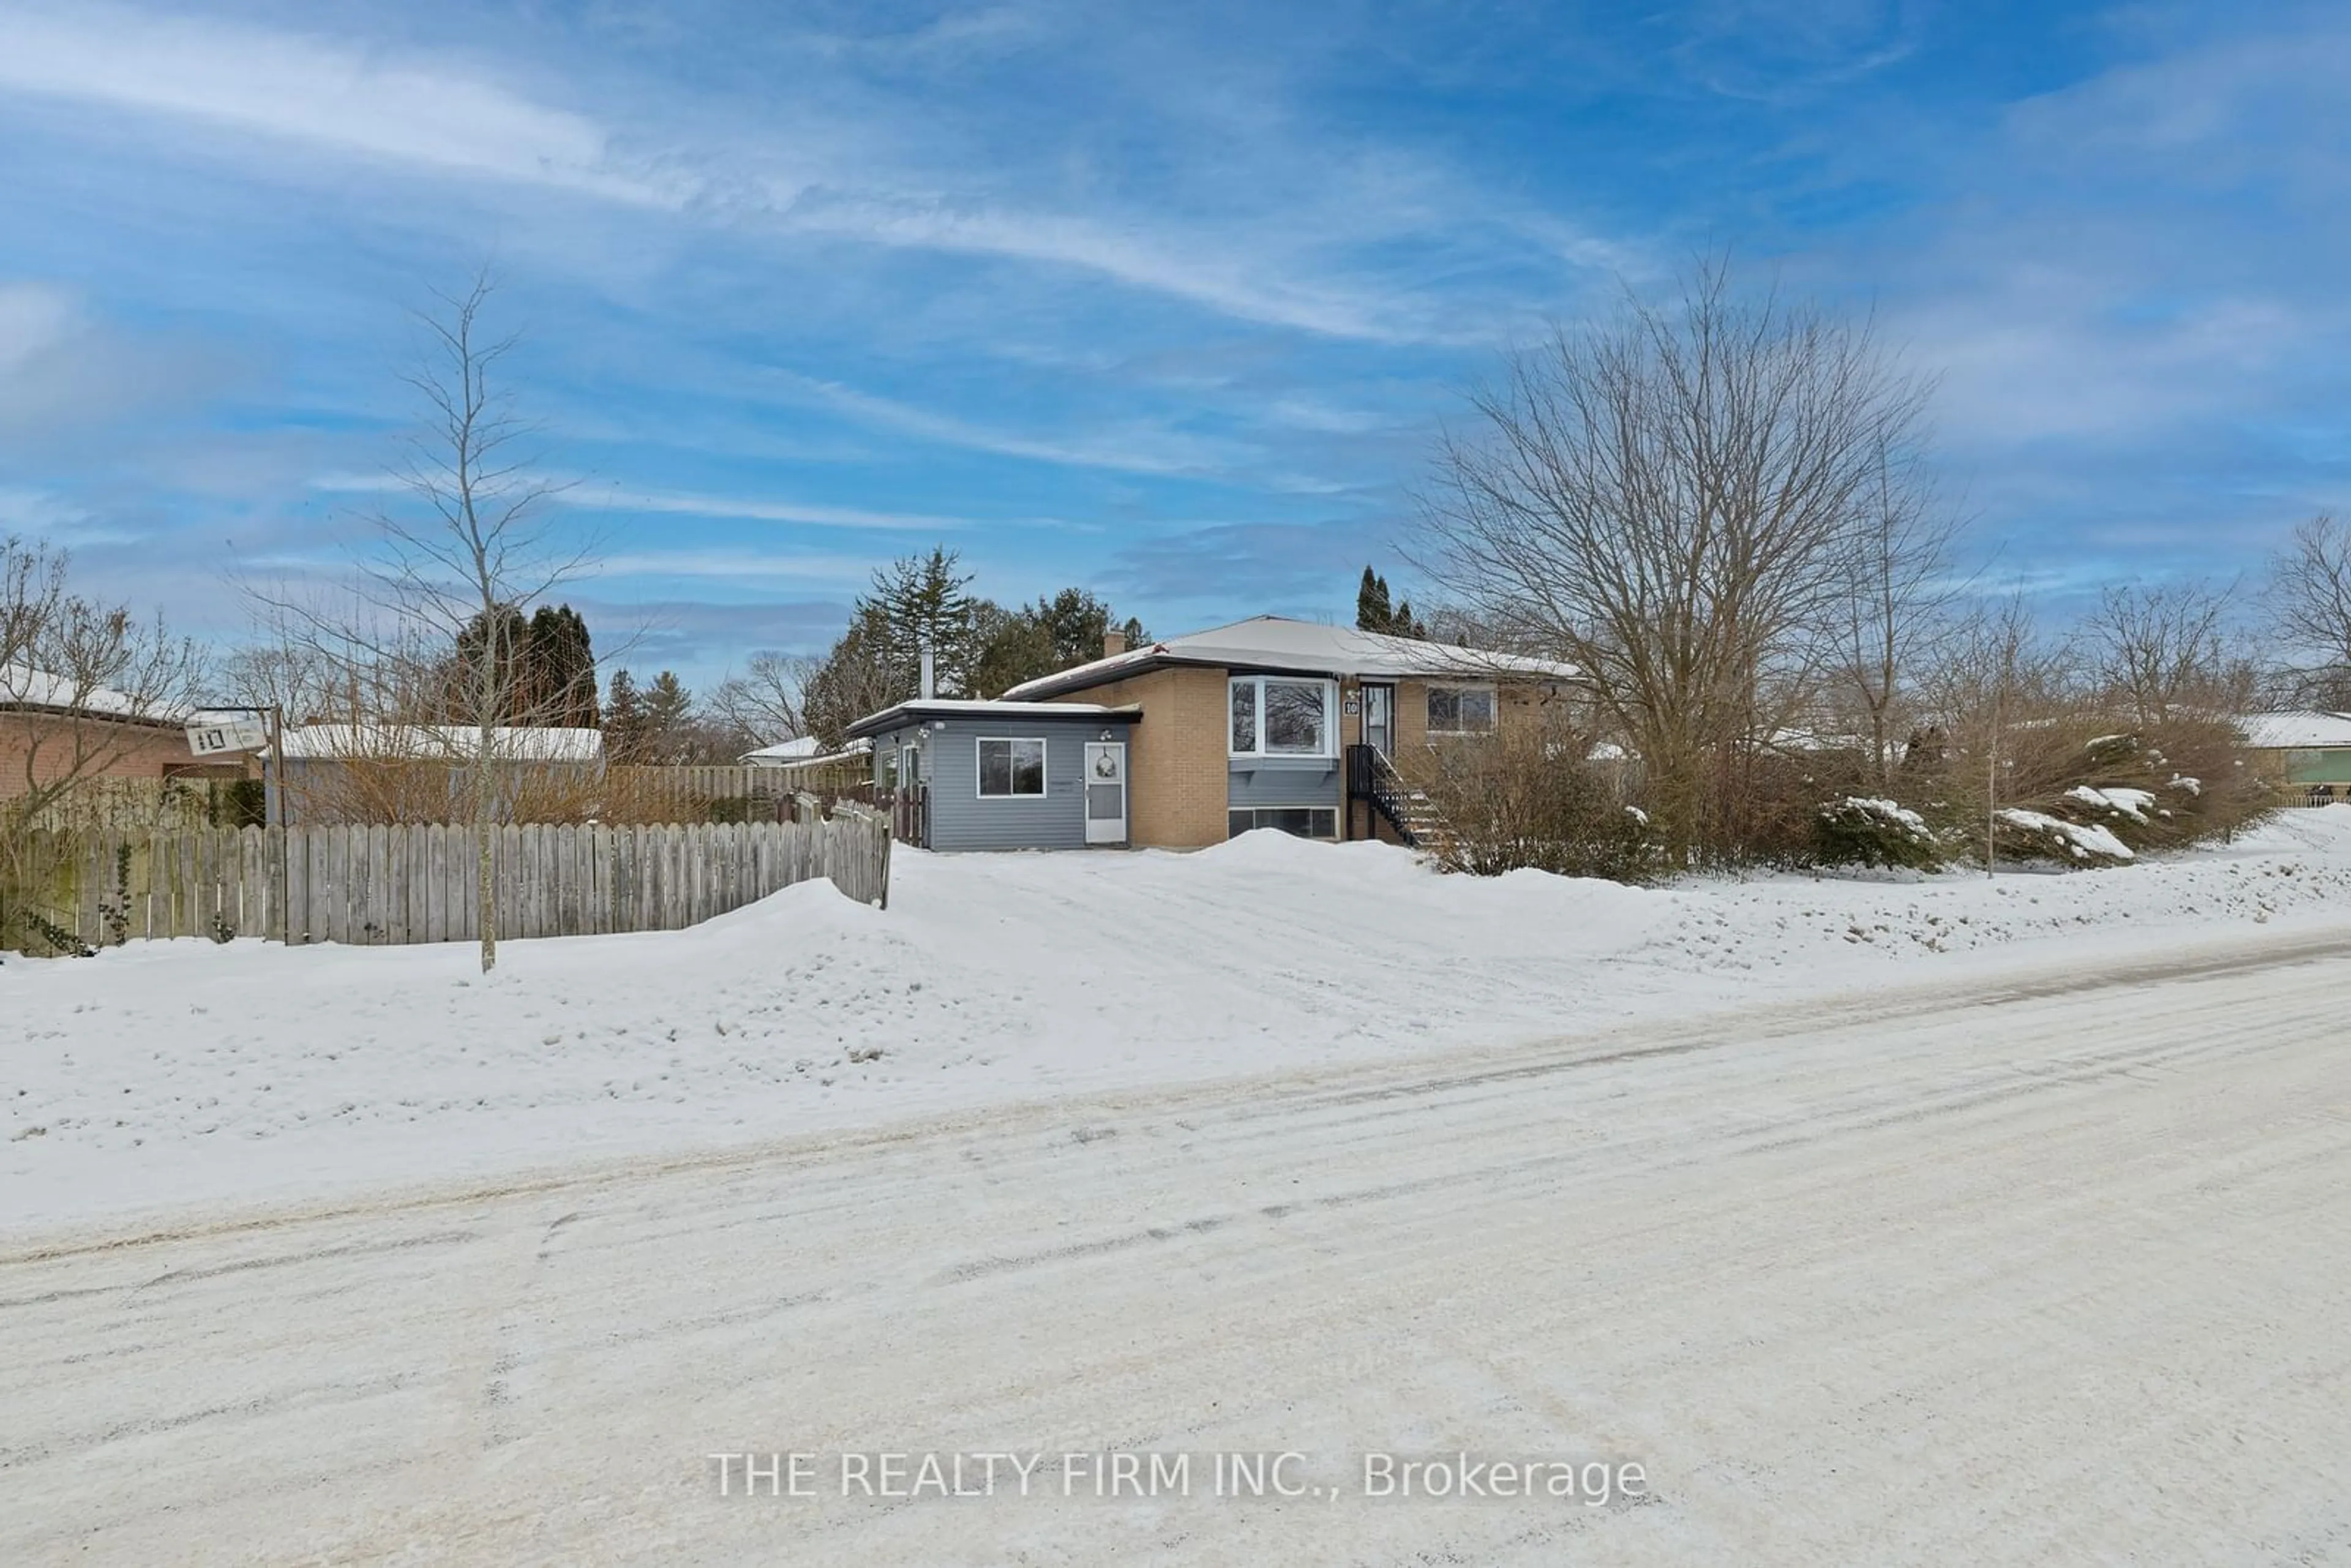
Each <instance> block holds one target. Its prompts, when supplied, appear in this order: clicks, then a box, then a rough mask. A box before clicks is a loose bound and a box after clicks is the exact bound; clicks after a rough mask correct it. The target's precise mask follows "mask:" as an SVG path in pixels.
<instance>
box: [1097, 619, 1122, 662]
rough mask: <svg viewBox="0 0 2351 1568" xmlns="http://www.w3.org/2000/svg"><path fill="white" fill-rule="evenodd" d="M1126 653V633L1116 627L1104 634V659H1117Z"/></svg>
mask: <svg viewBox="0 0 2351 1568" xmlns="http://www.w3.org/2000/svg"><path fill="white" fill-rule="evenodd" d="M1125 652H1126V633H1125V632H1121V631H1119V630H1118V629H1117V628H1116V627H1113V628H1112V629H1111V630H1109V631H1107V632H1103V633H1102V657H1103V658H1105V659H1115V658H1117V657H1118V656H1119V655H1120V654H1121V653H1125Z"/></svg>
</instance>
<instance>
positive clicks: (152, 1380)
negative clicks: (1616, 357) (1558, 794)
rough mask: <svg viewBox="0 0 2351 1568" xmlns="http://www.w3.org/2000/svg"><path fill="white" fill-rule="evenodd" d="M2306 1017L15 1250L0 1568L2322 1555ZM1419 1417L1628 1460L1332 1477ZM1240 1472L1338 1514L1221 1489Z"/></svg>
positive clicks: (1096, 1106)
mask: <svg viewBox="0 0 2351 1568" xmlns="http://www.w3.org/2000/svg"><path fill="white" fill-rule="evenodd" d="M2346 997H2351V954H2346V951H2345V949H2344V947H2343V946H2342V945H2341V943H2340V939H2339V938H2338V939H2335V940H2334V941H2332V942H2322V941H2314V940H2309V939H2304V940H2302V941H2300V942H2299V943H2297V942H2294V941H2293V940H2287V939H2280V940H2276V941H2273V942H2271V943H2270V944H2268V945H2267V946H2264V947H2263V948H2262V949H2261V950H2260V951H2258V952H2254V953H2251V954H2248V953H2246V952H2244V951H2242V950H2240V951H2239V952H2237V953H2235V954H2233V955H2231V956H2223V957H2210V958H2207V959H2206V960H2204V961H2202V962H2198V961H2195V960H2193V959H2191V958H2189V957H2186V956H2178V957H2174V958H2171V959H2168V960H2165V961H2162V962H2157V961H2156V959H2155V957H2154V956H2150V958H2149V960H2148V961H2147V964H2146V965H2145V966H2144V967H2142V969H2141V970H2140V971H2139V972H2138V973H2137V974H2136V975H2116V974H2111V973H2110V974H2109V975H2107V976H2105V977H2100V978H2098V979H2095V980H2085V981H2083V982H2081V983H2079V984H2075V985H2067V984H2064V983H2049V984H2044V985H2041V986H2038V987H2033V988H2018V987H2014V986H2011V987H2010V988H2007V989H2005V990H1983V991H1978V992H1974V993H1963V992H1959V991H1956V990H1953V989H1951V988H1945V989H1944V990H1942V991H1941V992H1940V993H1928V992H1917V993H1908V994H1904V995H1894V994H1888V995H1881V996H1877V997H1875V998H1871V999H1869V1000H1868V1001H1867V1002H1866V1003H1854V1002H1846V1003H1841V1004H1821V1003H1813V1004H1804V1005H1792V1006H1786V1007H1782V1008H1778V1009H1752V1010H1750V1012H1749V1013H1748V1014H1746V1015H1745V1016H1743V1017H1741V1018H1740V1019H1736V1020H1733V1021H1729V1022H1725V1021H1722V1020H1719V1019H1718V1020H1714V1021H1711V1022H1698V1023H1691V1022H1683V1023H1680V1024H1675V1025H1656V1026H1641V1027H1631V1028H1625V1029H1622V1030H1614V1031H1612V1032H1611V1033H1610V1034H1609V1035H1608V1036H1607V1037H1605V1038H1604V1039H1599V1040H1583V1041H1579V1042H1572V1043H1566V1044H1558V1045H1552V1046H1547V1047H1541V1048H1529V1049H1521V1050H1515V1051H1510V1052H1506V1053H1488V1054H1483V1055H1478V1054H1457V1055H1455V1056H1453V1057H1450V1058H1448V1059H1447V1060H1446V1061H1443V1062H1442V1063H1440V1064H1434V1065H1432V1064H1427V1063H1424V1064H1421V1065H1420V1066H1417V1067H1410V1066H1405V1065H1398V1064H1393V1063H1391V1064H1388V1065H1384V1066H1372V1067H1356V1068H1348V1069H1343V1070H1332V1071H1325V1072H1322V1073H1320V1074H1318V1075H1315V1076H1309V1077H1300V1078H1295V1079H1291V1080H1289V1081H1286V1082H1281V1083H1280V1084H1277V1085H1274V1086H1271V1087H1269V1086H1267V1085H1264V1084H1258V1085H1254V1086H1251V1087H1249V1088H1248V1089H1247V1090H1245V1091H1244V1090H1238V1089H1236V1088H1234V1087H1231V1086H1225V1087H1221V1088H1219V1087H1216V1086H1194V1087H1189V1088H1186V1089H1182V1090H1177V1091H1171V1092H1151V1093H1136V1094H1129V1095H1125V1096H1121V1097H1102V1098H1096V1099H1093V1100H1090V1101H1081V1100H1070V1101H1065V1102H1062V1103H1060V1104H1058V1105H1056V1106H1053V1107H1050V1108H1038V1107H1029V1108H1024V1109H1020V1110H1017V1111H998V1112H992V1113H973V1114H971V1115H969V1116H967V1117H966V1118H964V1119H962V1120H960V1121H958V1122H955V1123H935V1124H929V1125H927V1126H924V1127H920V1128H914V1129H902V1130H900V1131H897V1132H892V1133H865V1134H854V1135H841V1136H835V1137H831V1138H828V1139H822V1140H816V1139H811V1140H809V1141H807V1142H805V1143H804V1144H802V1145H797V1146H786V1147H780V1148H777V1149H771V1150H768V1151H766V1152H763V1153H760V1154H758V1155H732V1156H721V1155H710V1156H705V1157H701V1158H697V1159H695V1160H692V1161H686V1162H680V1163H674V1164H672V1165H668V1166H659V1165H651V1164H641V1165H638V1166H632V1167H622V1168H607V1169H603V1170H601V1171H599V1172H597V1173H594V1174H592V1175H587V1176H580V1178H579V1179H577V1180H571V1181H556V1180H548V1181H541V1182H538V1183H536V1184H534V1185H532V1186H528V1187H527V1188H522V1189H514V1190H507V1191H503V1192H501V1191H496V1190H484V1191H480V1192H476V1193H473V1194H470V1195H465V1196H452V1197H438V1198H433V1199H418V1198H413V1197H411V1198H404V1199H402V1200H399V1201H396V1202H393V1201H386V1202H383V1203H380V1204H376V1205H370V1204H367V1203H364V1202H355V1203H351V1204H347V1205H344V1206H341V1207H339V1208H337V1209H334V1210H332V1211H323V1210H322V1211H319V1212H316V1213H313V1214H309V1215H305V1216H294V1217H284V1216H280V1217H277V1218H271V1219H268V1220H266V1222H263V1221H256V1222H251V1223H240V1222H238V1221H237V1220H236V1219H235V1217H233V1216H230V1215H226V1214H222V1215H219V1216H216V1217H214V1220H215V1222H214V1223H211V1224H209V1226H208V1227H206V1228H193V1229H188V1230H185V1231H183V1232H182V1233H180V1234H176V1235H171V1236H161V1237H152V1238H149V1239H143V1240H136V1241H129V1242H121V1243H118V1244H113V1245H99V1244H96V1243H91V1244H88V1245H85V1244H82V1243H78V1242H77V1243H75V1244H74V1245H71V1246H65V1247H51V1248H48V1249H45V1250H38V1251H34V1250H27V1249H26V1246H25V1245H24V1244H16V1250H15V1251H14V1252H13V1253H12V1254H9V1255H6V1256H5V1257H0V1343H5V1345H6V1346H7V1347H8V1354H6V1355H5V1358H0V1411H5V1420H0V1562H7V1563H52V1562H66V1561H71V1562H77V1563H82V1562H93V1563H160V1562H167V1561H168V1562H198V1561H236V1562H247V1561H259V1562H293V1561H305V1562H308V1561H320V1560H324V1561H334V1562H374V1561H402V1562H419V1563H423V1562H434V1563H438V1562H468V1563H507V1562H542V1561H545V1562H591V1561H593V1562H642V1563H686V1562H718V1563H727V1562H742V1563H776V1562H790V1563H844V1564H846V1563H858V1564H877V1563H1028V1564H1044V1563H1072V1564H1075V1563H1087V1564H1092V1563H1109V1562H1113V1561H1120V1562H1124V1561H1134V1562H1144V1561H1148V1562H1172V1563H1320V1562H1345V1563H1545V1564H1550V1563H1564V1562H1583V1561H1590V1562H1606V1563H1697V1562H1725V1563H1727V1562H1745V1563H1819V1562H1869V1563H1899V1562H1921V1563H1925V1562H1956V1561H1970V1562H1979V1563H1988V1562H2017V1563H2025V1562H2033V1563H2045V1562H2060V1561H2062V1562H2096V1561H2106V1562H2120V1561H2136V1562H2147V1563H2228V1562H2245V1563H2256V1562H2258V1563H2272V1562H2292V1563H2329V1562H2344V1561H2351V1258H2347V1257H2346V1251H2351V1241H2346V1232H2351V1224H2347V1223H2346V1222H2351V1198H2346V1193H2351V1042H2346V1035H2345V1027H2344V1019H2345V1012H2346V1009H2345V1001H2346ZM1464 1449H1466V1450H1468V1451H1469V1452H1470V1453H1471V1454H1473V1455H1475V1456H1482V1457H1485V1458H1511V1459H1518V1458H1573V1459H1576V1460H1595V1459H1597V1460H1605V1461H1607V1462H1610V1463H1614V1464H1621V1463H1625V1462H1635V1463H1637V1464H1638V1465H1639V1466H1640V1467H1641V1469H1642V1470H1643V1471H1644V1472H1645V1476H1646V1490H1647V1493H1648V1495H1647V1496H1646V1498H1645V1499H1644V1500H1640V1501H1636V1502H1630V1503H1628V1502H1625V1501H1622V1500H1619V1501H1617V1502H1614V1503H1613V1504H1611V1505H1610V1506H1607V1507H1602V1508H1591V1507H1586V1506H1585V1505H1584V1504H1583V1502H1581V1501H1576V1500H1560V1499H1554V1498H1549V1497H1545V1498H1540V1499H1535V1500H1526V1499H1510V1500H1503V1499H1496V1498H1486V1499H1482V1500H1446V1501H1429V1500H1397V1499H1385V1500H1382V1499H1370V1498H1365V1497H1364V1496H1362V1495H1360V1494H1361V1490H1362V1480H1363V1459H1362V1456H1363V1455H1364V1454H1365V1453H1366V1452H1367V1451H1389V1452H1396V1453H1408V1454H1411V1455H1416V1456H1425V1455H1429V1454H1435V1453H1445V1454H1448V1455H1449V1454H1451V1453H1452V1452H1454V1451H1456V1450H1464ZM792 1450H800V1451H807V1452H810V1453H811V1454H814V1455H817V1456H819V1458H817V1459H816V1460H815V1461H814V1466H815V1468H814V1469H813V1472H812V1473H813V1476H814V1479H815V1482H816V1485H815V1487H814V1489H813V1490H818V1491H819V1492H820V1494H821V1495H818V1496H815V1497H810V1498H800V1499H794V1498H789V1497H770V1496H767V1495H764V1488H763V1495H759V1496H757V1497H753V1498H745V1497H744V1496H742V1495H741V1490H742V1489H741V1479H740V1478H741V1467H740V1461H735V1462H733V1464H732V1465H731V1466H730V1467H729V1469H730V1482H731V1485H730V1490H731V1492H732V1493H733V1495H729V1496H726V1497H722V1496H721V1495H720V1490H719V1474H720V1469H721V1467H720V1464H719V1463H718V1462H716V1461H714V1460H712V1459H711V1458H708V1457H707V1456H709V1455H711V1454H713V1453H715V1452H720V1451H730V1452H745V1451H751V1452H758V1453H759V1454H762V1455H763V1456H764V1455H767V1454H770V1453H777V1452H786V1451H792ZM844 1450H853V1451H858V1452H862V1453H872V1452H873V1451H878V1450H886V1451H896V1452H907V1453H911V1454H914V1455H916V1456H919V1455H921V1454H923V1453H925V1452H935V1453H938V1454H941V1455H947V1454H952V1453H956V1452H965V1453H969V1454H974V1455H977V1454H978V1453H981V1452H983V1451H998V1452H1019V1453H1021V1454H1023V1455H1024V1456H1025V1455H1027V1454H1029V1453H1032V1452H1041V1453H1043V1454H1044V1455H1046V1456H1048V1457H1047V1458H1046V1459H1045V1460H1044V1461H1043V1462H1042V1463H1041V1464H1040V1467H1039V1468H1038V1469H1037V1470H1036V1472H1035V1473H1034V1477H1033V1479H1032V1482H1031V1486H1030V1490H1031V1495H1029V1496H1026V1497H1023V1496H1019V1495H1016V1494H1015V1492H1014V1490H1013V1489H1012V1488H1010V1487H1009V1486H1008V1485H1006V1486H1002V1487H1000V1488H999V1495H998V1496H995V1497H993V1498H966V1499H959V1500H939V1499H935V1498H928V1497H925V1498H921V1499H914V1500H884V1499H867V1498H864V1497H862V1496H860V1497H852V1498H849V1499H846V1500H844V1499H842V1498H841V1497H840V1496H839V1495H837V1494H838V1492H839V1490H840V1488H839V1477H840V1461H839V1459H838V1458H837V1457H836V1456H838V1455H839V1454H840V1453H841V1452H842V1451H844ZM1104 1450H1134V1451H1143V1452H1154V1453H1157V1454H1160V1455H1164V1456H1173V1455H1175V1454H1177V1453H1179V1452H1180V1453H1185V1454H1189V1455H1191V1456H1194V1458H1192V1459H1191V1461H1190V1464H1191V1467H1192V1468H1191V1469H1190V1473H1189V1482H1190V1489H1189V1490H1190V1492H1191V1495H1189V1496H1182V1495H1175V1490H1174V1489H1173V1487H1172V1486H1171V1487H1167V1488H1164V1489H1163V1495H1160V1496H1158V1497H1155V1498H1152V1499H1147V1500H1137V1499H1134V1498H1121V1499H1114V1500H1113V1499H1097V1498H1095V1497H1093V1496H1092V1495H1091V1490H1092V1489H1091V1483H1089V1482H1088V1481H1087V1480H1086V1477H1087V1475H1088V1473H1089V1472H1088V1471H1086V1470H1085V1469H1082V1468H1081V1469H1078V1470H1077V1472H1076V1474H1077V1477H1078V1479H1079V1480H1080V1482H1081V1484H1080V1485H1079V1487H1078V1489H1077V1490H1079V1491H1080V1492H1081V1495H1080V1496H1076V1497H1064V1496H1062V1495H1061V1494H1062V1490H1063V1488H1064V1484H1065V1482H1064V1478H1065V1475H1067V1474H1068V1467H1067V1466H1065V1464H1064V1462H1063V1461H1062V1460H1061V1455H1063V1454H1065V1453H1072V1452H1076V1453H1089V1454H1092V1453H1099V1452H1101V1451H1104ZM1257 1450H1290V1451H1296V1452H1298V1453H1301V1454H1302V1455H1304V1456H1305V1458H1303V1459H1302V1460H1301V1461H1298V1462H1296V1463H1294V1464H1293V1465H1292V1466H1291V1467H1290V1468H1289V1469H1286V1470H1285V1471H1283V1472H1282V1475H1283V1478H1284V1479H1288V1480H1290V1481H1293V1482H1297V1481H1303V1482H1306V1483H1308V1484H1311V1485H1314V1486H1320V1487H1324V1488H1327V1489H1330V1490H1331V1491H1332V1495H1331V1496H1329V1497H1321V1496H1314V1497H1307V1498H1301V1499H1297V1500H1277V1499H1270V1498H1269V1499H1235V1498H1231V1497H1224V1498H1219V1497H1216V1496H1212V1495H1208V1494H1209V1493H1210V1492H1211V1490H1213V1488H1212V1471H1211V1469H1210V1468H1209V1467H1210V1461H1209V1459H1208V1458H1207V1456H1208V1455H1210V1454H1212V1453H1217V1452H1234V1451H1239V1452H1248V1451H1257ZM763 1462H764V1460H763ZM1170 1464H1171V1466H1172V1460H1171V1461H1170Z"/></svg>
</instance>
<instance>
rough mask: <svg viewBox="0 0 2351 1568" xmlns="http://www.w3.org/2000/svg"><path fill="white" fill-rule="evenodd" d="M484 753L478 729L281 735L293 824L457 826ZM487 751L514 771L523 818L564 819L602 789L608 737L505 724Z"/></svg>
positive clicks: (309, 729) (342, 728)
mask: <svg viewBox="0 0 2351 1568" xmlns="http://www.w3.org/2000/svg"><path fill="white" fill-rule="evenodd" d="M480 750H481V731H480V730H479V729H478V728H476V727H474V726H471V725H449V724H376V723H366V724H308V725H299V726H295V727H289V728H288V729H287V731H286V733H285V735H284V736H283V737H281V738H280V742H279V751H280V754H281V758H282V761H281V763H280V771H279V777H280V778H281V779H282V780H283V794H284V797H285V799H284V802H283V810H284V811H285V814H286V818H287V820H288V821H292V822H294V823H297V824H299V823H302V822H304V821H313V822H317V821H360V822H387V823H390V822H433V821H453V820H457V818H458V817H460V816H461V815H462V813H463V810H464V802H465V800H467V799H468V795H467V779H468V777H469V774H470V769H471V768H472V767H473V765H474V761H475V758H476V757H477V756H478V755H479V754H480ZM490 753H491V757H492V758H493V759H494V760H495V762H496V765H497V766H499V767H501V768H506V769H507V772H508V777H507V779H506V781H505V782H504V783H503V785H502V786H501V788H502V789H503V791H504V793H505V794H506V795H507V809H508V810H509V811H510V812H512V813H513V814H514V815H515V816H516V817H517V820H542V819H543V820H546V821H563V820H567V818H568V816H569V812H568V811H553V812H552V813H551V814H549V810H548V809H549V808H552V807H553V806H555V805H556V804H557V803H558V802H561V803H563V804H565V805H567V806H569V805H576V804H578V803H577V802H574V801H571V800H569V798H570V797H572V796H574V795H578V794H580V792H581V791H583V790H586V791H590V792H592V791H594V790H595V789H598V788H599V786H600V782H601V779H602V775H603V771H604V732H603V731H602V730H601V729H590V728H585V727H556V726H519V725H517V726H506V725H500V726H496V727H493V728H492V730H491V731H490Z"/></svg>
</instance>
